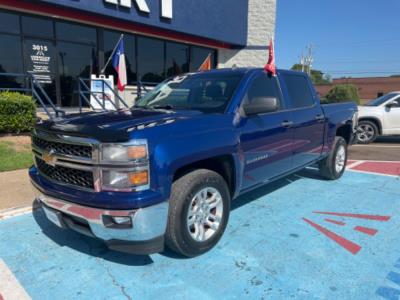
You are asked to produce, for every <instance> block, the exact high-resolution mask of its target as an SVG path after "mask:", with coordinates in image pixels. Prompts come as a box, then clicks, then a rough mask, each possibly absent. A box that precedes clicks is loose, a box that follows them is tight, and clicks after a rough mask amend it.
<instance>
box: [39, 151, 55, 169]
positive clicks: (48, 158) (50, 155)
mask: <svg viewBox="0 0 400 300" xmlns="http://www.w3.org/2000/svg"><path fill="white" fill-rule="evenodd" d="M54 154H55V151H54V150H50V151H49V152H43V154H42V159H43V160H44V162H45V163H46V164H48V165H50V166H53V167H54V166H55V165H56V162H57V157H55V156H54Z"/></svg>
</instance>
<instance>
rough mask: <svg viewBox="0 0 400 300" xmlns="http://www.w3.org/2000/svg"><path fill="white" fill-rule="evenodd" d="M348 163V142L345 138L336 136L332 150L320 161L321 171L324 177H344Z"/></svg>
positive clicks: (331, 178) (329, 178)
mask: <svg viewBox="0 0 400 300" xmlns="http://www.w3.org/2000/svg"><path fill="white" fill-rule="evenodd" d="M346 163H347V143H346V141H345V139H344V138H342V137H340V136H337V137H336V138H335V142H334V145H333V147H332V151H331V152H330V153H329V155H328V156H327V157H326V158H325V159H323V160H322V161H320V163H319V171H320V174H321V176H322V177H324V178H325V179H328V180H336V179H339V178H340V177H342V175H343V173H344V171H345V169H346Z"/></svg>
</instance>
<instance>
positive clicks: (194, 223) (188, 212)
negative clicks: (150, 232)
mask: <svg viewBox="0 0 400 300" xmlns="http://www.w3.org/2000/svg"><path fill="white" fill-rule="evenodd" d="M229 211H230V193H229V189H228V186H227V184H226V182H225V180H224V179H223V178H222V176H221V175H219V174H218V173H216V172H213V171H210V170H205V169H201V170H195V171H193V172H190V173H188V174H186V175H185V176H183V177H181V178H179V179H178V180H176V181H175V182H174V184H173V186H172V193H171V199H170V210H169V215H168V226H167V232H166V236H165V240H166V244H167V246H168V247H169V248H170V249H171V250H173V251H175V252H177V253H180V254H182V255H184V256H188V257H193V256H197V255H200V254H202V253H204V252H207V251H208V250H210V249H211V248H212V247H214V246H215V245H216V244H217V243H218V241H219V240H220V238H221V236H222V234H223V233H224V231H225V228H226V225H227V222H228V218H229Z"/></svg>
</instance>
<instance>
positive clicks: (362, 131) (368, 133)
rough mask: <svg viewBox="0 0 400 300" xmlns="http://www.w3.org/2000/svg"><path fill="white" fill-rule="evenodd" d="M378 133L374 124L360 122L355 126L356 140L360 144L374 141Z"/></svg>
mask: <svg viewBox="0 0 400 300" xmlns="http://www.w3.org/2000/svg"><path fill="white" fill-rule="evenodd" d="M378 134H379V131H378V127H377V126H376V124H375V123H374V122H371V121H360V122H359V123H358V126H357V140H358V143H360V144H369V143H372V142H373V141H375V140H376V138H377V137H378Z"/></svg>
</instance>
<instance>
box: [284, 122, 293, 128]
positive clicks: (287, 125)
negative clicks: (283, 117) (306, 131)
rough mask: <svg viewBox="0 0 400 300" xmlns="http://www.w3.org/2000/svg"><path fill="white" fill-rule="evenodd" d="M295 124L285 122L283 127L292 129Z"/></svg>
mask: <svg viewBox="0 0 400 300" xmlns="http://www.w3.org/2000/svg"><path fill="white" fill-rule="evenodd" d="M293 124H294V123H293V122H292V121H283V122H282V124H281V125H282V127H285V128H290V127H292V126H293Z"/></svg>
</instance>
